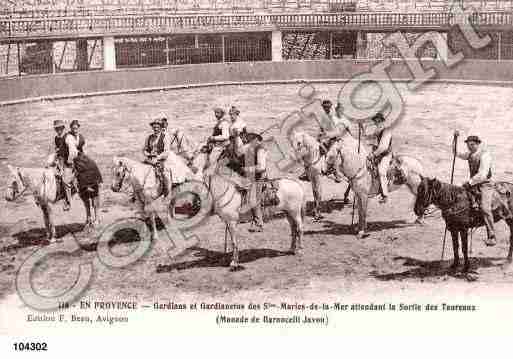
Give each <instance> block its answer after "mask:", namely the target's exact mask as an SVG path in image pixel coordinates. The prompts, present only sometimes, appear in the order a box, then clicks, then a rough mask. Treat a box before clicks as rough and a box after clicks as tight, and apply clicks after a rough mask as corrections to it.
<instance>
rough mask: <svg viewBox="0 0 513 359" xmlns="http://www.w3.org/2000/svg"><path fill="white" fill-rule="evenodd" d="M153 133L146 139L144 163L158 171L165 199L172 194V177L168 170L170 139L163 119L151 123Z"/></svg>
mask: <svg viewBox="0 0 513 359" xmlns="http://www.w3.org/2000/svg"><path fill="white" fill-rule="evenodd" d="M150 126H151V127H152V129H153V133H152V134H151V135H149V136H148V137H147V138H146V141H145V143H144V148H143V155H144V157H145V159H144V161H143V162H144V163H146V164H149V165H152V166H153V167H154V168H155V169H156V173H157V176H158V177H159V178H160V180H161V183H162V194H163V195H164V197H167V195H168V194H169V192H170V186H171V178H170V177H171V176H170V171H169V170H168V169H167V165H166V161H167V158H168V156H169V143H170V141H169V138H168V136H167V133H166V132H165V131H163V128H164V124H163V123H162V120H161V119H157V120H154V121H152V122H150Z"/></svg>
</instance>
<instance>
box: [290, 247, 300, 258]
mask: <svg viewBox="0 0 513 359" xmlns="http://www.w3.org/2000/svg"><path fill="white" fill-rule="evenodd" d="M289 254H290V255H293V256H300V255H301V254H303V249H302V248H301V247H296V248H290V249H289Z"/></svg>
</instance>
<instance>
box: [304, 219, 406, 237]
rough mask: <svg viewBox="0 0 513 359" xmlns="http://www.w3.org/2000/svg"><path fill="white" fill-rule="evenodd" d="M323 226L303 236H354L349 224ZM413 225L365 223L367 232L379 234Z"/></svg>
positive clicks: (354, 229) (401, 221)
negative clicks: (386, 230)
mask: <svg viewBox="0 0 513 359" xmlns="http://www.w3.org/2000/svg"><path fill="white" fill-rule="evenodd" d="M321 223H323V224H324V227H325V229H321V230H319V231H305V232H304V234H305V235H309V234H331V235H343V234H347V235H354V234H356V227H355V226H351V225H350V224H341V223H337V222H333V221H321ZM412 226H415V224H411V223H408V222H406V221H404V220H400V221H386V222H384V221H376V222H368V223H367V232H379V231H382V230H384V229H397V228H405V227H412Z"/></svg>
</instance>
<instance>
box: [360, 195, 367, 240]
mask: <svg viewBox="0 0 513 359" xmlns="http://www.w3.org/2000/svg"><path fill="white" fill-rule="evenodd" d="M357 197H358V201H357V204H358V238H360V239H361V238H364V237H365V236H366V235H367V204H368V202H369V199H368V196H367V194H365V193H363V194H362V193H360V194H358V195H357Z"/></svg>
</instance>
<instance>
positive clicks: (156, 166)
mask: <svg viewBox="0 0 513 359" xmlns="http://www.w3.org/2000/svg"><path fill="white" fill-rule="evenodd" d="M144 163H146V164H149V165H150V166H152V167H153V171H154V173H155V177H156V178H157V179H158V180H159V181H160V184H161V185H162V195H163V196H164V197H167V196H168V194H169V187H170V184H169V183H167V178H166V175H165V174H164V165H163V164H162V162H160V161H158V162H156V163H151V162H147V161H144Z"/></svg>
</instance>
